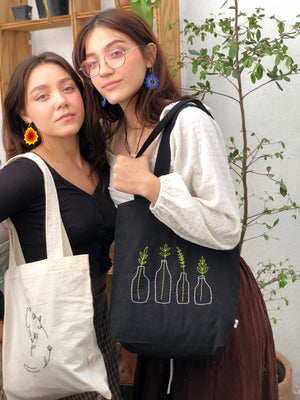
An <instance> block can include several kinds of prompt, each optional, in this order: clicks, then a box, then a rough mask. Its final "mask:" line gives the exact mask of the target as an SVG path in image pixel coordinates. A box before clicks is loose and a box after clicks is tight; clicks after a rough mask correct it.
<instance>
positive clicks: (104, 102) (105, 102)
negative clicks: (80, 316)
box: [101, 96, 107, 108]
mask: <svg viewBox="0 0 300 400" xmlns="http://www.w3.org/2000/svg"><path fill="white" fill-rule="evenodd" d="M106 104H107V100H106V98H105V97H103V96H102V99H101V107H102V108H104V107H105V106H106Z"/></svg>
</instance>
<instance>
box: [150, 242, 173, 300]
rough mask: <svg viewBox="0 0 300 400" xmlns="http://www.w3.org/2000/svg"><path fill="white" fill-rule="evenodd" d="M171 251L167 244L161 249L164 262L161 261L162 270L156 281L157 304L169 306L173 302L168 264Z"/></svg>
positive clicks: (156, 275)
mask: <svg viewBox="0 0 300 400" xmlns="http://www.w3.org/2000/svg"><path fill="white" fill-rule="evenodd" d="M170 250H171V248H170V247H169V246H168V245H167V244H164V246H163V247H160V252H159V255H160V256H161V257H162V260H161V261H160V268H159V269H158V270H157V271H156V273H155V280H154V288H155V302H156V303H162V304H169V303H170V302H171V288H172V277H171V274H170V271H169V268H168V262H167V257H168V256H169V255H170Z"/></svg>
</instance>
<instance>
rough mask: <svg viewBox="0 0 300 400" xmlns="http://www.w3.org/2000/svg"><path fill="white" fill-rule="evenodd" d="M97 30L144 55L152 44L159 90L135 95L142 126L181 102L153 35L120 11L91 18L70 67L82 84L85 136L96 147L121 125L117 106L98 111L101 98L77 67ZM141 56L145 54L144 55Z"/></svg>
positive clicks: (133, 16)
mask: <svg viewBox="0 0 300 400" xmlns="http://www.w3.org/2000/svg"><path fill="white" fill-rule="evenodd" d="M98 26H101V27H105V28H109V29H113V30H116V31H118V32H122V33H124V34H126V35H127V36H128V37H129V38H130V39H132V40H133V41H134V42H135V43H136V44H137V45H140V46H141V47H140V50H141V51H142V52H143V53H144V52H145V51H146V50H145V49H146V45H147V44H148V43H154V44H155V45H156V47H157V55H156V59H155V61H154V63H153V65H152V72H153V74H154V75H156V76H158V77H159V79H160V86H159V88H158V89H156V90H149V89H148V88H146V86H142V87H141V88H140V89H139V91H138V93H137V101H136V115H137V117H138V118H139V119H140V121H141V123H142V124H145V125H155V124H156V123H157V122H158V121H159V117H160V114H161V112H162V110H163V108H164V107H165V106H166V105H167V104H169V103H171V102H173V101H175V100H178V99H179V98H181V95H180V91H179V89H178V88H177V87H176V85H175V82H174V80H173V78H172V76H171V74H170V71H169V69H168V66H167V62H166V59H165V56H164V53H163V51H162V49H161V47H160V45H159V43H158V41H157V38H156V37H155V35H154V34H153V32H152V30H151V28H150V27H149V25H148V24H147V23H146V22H145V21H144V20H143V19H142V18H141V17H139V16H138V15H137V14H135V13H133V12H131V11H127V10H121V9H116V8H112V9H107V10H104V11H103V12H101V13H99V14H97V15H95V16H94V17H92V18H91V19H90V20H89V21H88V22H87V23H86V25H85V26H84V27H83V28H82V30H81V31H80V32H79V34H78V36H77V38H76V41H75V45H74V49H73V64H74V67H75V69H76V71H77V73H78V74H79V75H80V76H81V77H82V79H83V80H84V88H85V90H84V100H85V104H86V112H87V114H88V116H89V118H88V120H89V121H88V125H89V130H88V131H89V135H90V140H91V142H93V143H95V146H97V143H98V141H99V135H101V133H103V132H104V135H105V137H104V140H105V141H107V140H108V139H109V137H110V135H112V134H113V133H114V131H113V132H111V129H110V125H111V124H110V123H111V122H116V121H117V125H116V129H115V130H117V129H118V128H119V126H120V125H121V123H122V121H123V117H124V115H123V111H122V109H121V107H120V106H119V105H112V104H109V103H107V105H106V106H105V107H104V108H103V107H101V101H102V96H101V95H100V93H99V92H98V91H97V89H96V88H95V87H94V86H93V84H92V82H91V80H90V79H89V78H87V77H85V76H84V75H83V74H82V72H81V70H80V64H81V63H82V61H84V60H85V59H86V53H85V44H86V40H87V37H88V35H89V34H90V33H91V32H92V31H93V30H94V29H95V28H96V27H98ZM144 54H145V53H144ZM99 119H101V121H102V128H103V129H102V131H101V132H100V131H99V129H100V128H99Z"/></svg>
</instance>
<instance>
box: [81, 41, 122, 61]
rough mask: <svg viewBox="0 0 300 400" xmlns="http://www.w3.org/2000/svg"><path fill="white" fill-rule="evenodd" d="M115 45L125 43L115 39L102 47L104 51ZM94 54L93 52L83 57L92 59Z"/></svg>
mask: <svg viewBox="0 0 300 400" xmlns="http://www.w3.org/2000/svg"><path fill="white" fill-rule="evenodd" d="M117 43H122V44H123V43H126V42H125V40H122V39H115V40H112V41H111V42H109V43H107V45H106V46H104V50H107V49H109V48H110V47H112V46H114V45H115V44H117ZM94 54H95V53H94V52H92V53H87V54H86V55H85V56H86V57H92V56H93V55H94Z"/></svg>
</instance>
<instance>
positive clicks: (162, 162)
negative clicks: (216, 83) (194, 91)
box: [136, 99, 212, 176]
mask: <svg viewBox="0 0 300 400" xmlns="http://www.w3.org/2000/svg"><path fill="white" fill-rule="evenodd" d="M187 106H193V107H197V108H200V109H201V110H203V111H204V112H205V113H206V114H208V115H209V116H210V117H212V115H211V114H210V112H209V111H208V110H207V109H206V108H205V106H204V105H203V104H202V102H201V101H200V100H197V99H185V100H182V101H180V102H178V103H177V104H176V105H175V106H174V107H173V108H172V109H171V110H170V111H169V112H168V113H167V115H165V116H164V118H163V119H162V120H161V121H159V123H158V124H157V125H156V127H155V128H154V129H153V131H152V132H151V134H150V135H149V137H148V138H147V140H146V141H145V143H144V144H143V146H142V147H141V149H140V151H139V152H138V154H137V156H136V157H140V156H141V155H142V154H143V153H144V151H145V150H146V149H147V148H148V147H149V146H150V144H151V143H152V142H153V140H154V139H155V138H156V137H157V136H158V135H159V134H160V132H161V131H162V130H164V132H163V135H162V139H161V142H160V146H159V149H158V154H157V159H156V164H155V168H154V174H155V175H156V176H161V175H165V174H167V173H168V172H169V168H170V160H171V158H170V157H171V156H170V144H169V140H170V134H171V132H172V129H173V127H174V125H175V122H176V118H177V116H178V114H179V113H180V111H181V110H182V109H183V108H185V107H187Z"/></svg>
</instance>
